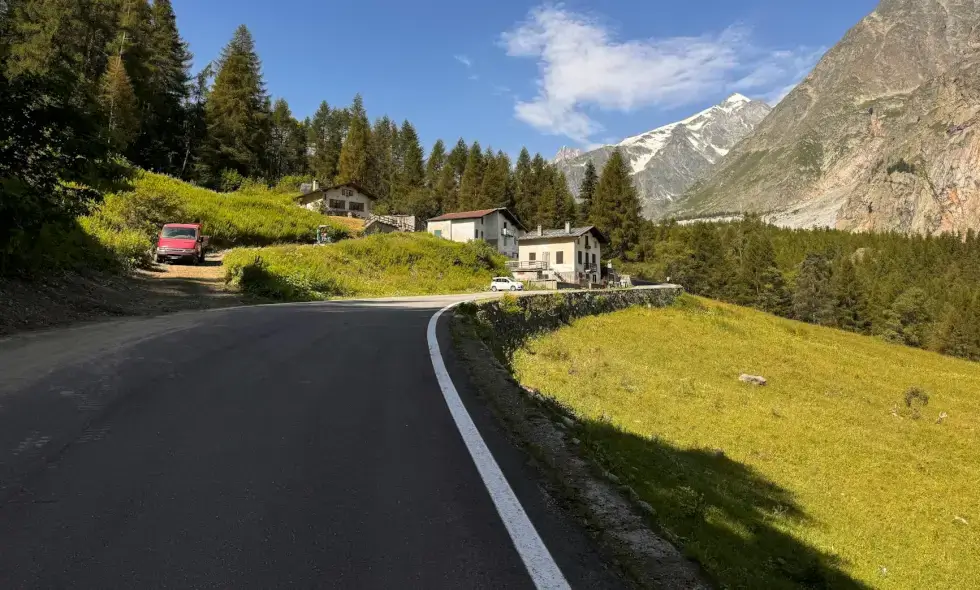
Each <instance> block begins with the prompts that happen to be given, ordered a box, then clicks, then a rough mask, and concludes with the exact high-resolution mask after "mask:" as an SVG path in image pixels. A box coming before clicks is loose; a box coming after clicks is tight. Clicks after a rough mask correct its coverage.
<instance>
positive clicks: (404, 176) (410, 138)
mask: <svg viewBox="0 0 980 590" xmlns="http://www.w3.org/2000/svg"><path fill="white" fill-rule="evenodd" d="M398 152H399V162H398V170H397V171H396V183H397V186H398V193H399V194H401V195H403V197H404V198H406V199H407V198H408V196H409V195H415V198H416V199H417V198H418V191H419V190H420V189H422V188H424V187H425V180H426V169H425V152H423V151H422V143H421V142H420V141H419V136H418V133H416V131H415V127H413V126H412V124H411V123H409V122H408V121H404V122H402V126H401V129H400V130H399V131H398Z"/></svg>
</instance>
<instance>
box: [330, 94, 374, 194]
mask: <svg viewBox="0 0 980 590" xmlns="http://www.w3.org/2000/svg"><path fill="white" fill-rule="evenodd" d="M348 121H349V124H348V127H347V135H346V137H345V138H344V143H343V147H341V149H340V160H339V163H338V165H337V179H336V182H337V183H338V184H341V183H345V182H359V183H364V182H365V181H367V179H368V145H369V142H370V136H371V128H370V125H369V123H368V118H367V112H366V111H365V110H364V101H363V99H362V98H361V95H360V94H358V95H356V96H355V97H354V102H353V103H352V104H351V106H350V110H349V114H348Z"/></svg>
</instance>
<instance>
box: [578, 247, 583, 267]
mask: <svg viewBox="0 0 980 590" xmlns="http://www.w3.org/2000/svg"><path fill="white" fill-rule="evenodd" d="M578 263H579V264H582V251H581V250H579V251H578Z"/></svg>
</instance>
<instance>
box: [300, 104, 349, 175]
mask: <svg viewBox="0 0 980 590" xmlns="http://www.w3.org/2000/svg"><path fill="white" fill-rule="evenodd" d="M348 119H349V117H348V114H347V111H346V110H344V109H331V108H330V105H329V104H327V101H323V102H321V103H320V107H319V108H318V109H317V111H316V114H314V115H313V120H312V121H311V123H310V137H309V141H308V143H309V145H310V147H312V148H313V149H312V155H311V157H310V169H311V171H312V172H313V175H314V176H315V177H316V178H317V179H318V180H320V182H322V183H325V184H330V183H332V182H333V181H334V179H335V178H336V177H337V172H338V168H339V165H340V150H341V148H342V147H343V141H344V136H345V135H346V134H347V124H348Z"/></svg>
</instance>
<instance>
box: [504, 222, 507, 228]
mask: <svg viewBox="0 0 980 590" xmlns="http://www.w3.org/2000/svg"><path fill="white" fill-rule="evenodd" d="M504 229H507V222H506V221H505V222H504Z"/></svg>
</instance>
